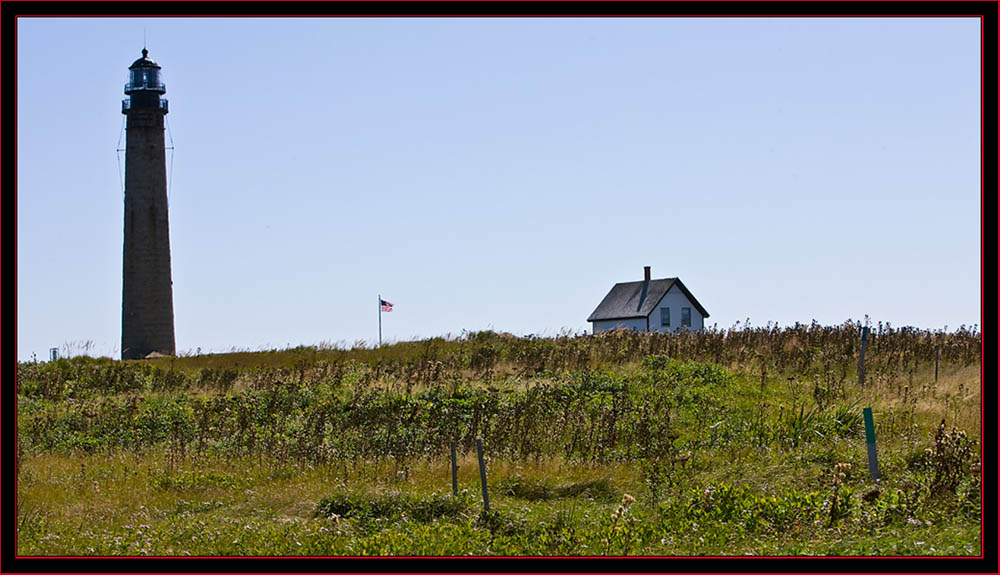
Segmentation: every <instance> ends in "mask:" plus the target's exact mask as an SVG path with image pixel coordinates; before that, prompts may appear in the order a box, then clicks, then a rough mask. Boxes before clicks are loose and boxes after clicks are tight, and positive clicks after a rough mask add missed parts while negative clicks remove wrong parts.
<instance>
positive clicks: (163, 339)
mask: <svg viewBox="0 0 1000 575" xmlns="http://www.w3.org/2000/svg"><path fill="white" fill-rule="evenodd" d="M147 54H148V51H147V50H146V49H145V48H143V49H142V58H139V59H138V60H136V61H135V62H134V63H133V64H132V65H131V66H129V77H128V83H127V84H125V94H126V95H127V96H128V97H127V98H125V99H124V100H122V114H125V116H126V117H127V120H126V125H125V129H126V132H125V134H126V136H125V137H126V140H125V142H126V143H125V248H124V257H123V266H122V267H123V272H122V359H137V358H142V357H146V356H147V355H148V354H150V353H152V352H157V353H161V354H164V355H174V353H175V349H174V298H173V286H172V283H173V282H172V281H171V279H170V233H169V231H170V230H169V226H168V224H167V170H166V156H165V147H164V143H163V136H164V132H163V123H164V117H165V116H166V114H167V100H165V99H163V98H161V96H162V95H163V94H164V93H165V92H166V91H167V88H166V86H165V85H164V84H163V82H162V80H161V78H160V66H159V64H157V63H156V62H154V61H153V60H152V59H151V58H149V56H148V55H147Z"/></svg>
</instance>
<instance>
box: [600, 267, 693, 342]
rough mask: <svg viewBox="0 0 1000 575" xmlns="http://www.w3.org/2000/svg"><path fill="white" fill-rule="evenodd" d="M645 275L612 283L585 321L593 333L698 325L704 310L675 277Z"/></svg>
mask: <svg viewBox="0 0 1000 575" xmlns="http://www.w3.org/2000/svg"><path fill="white" fill-rule="evenodd" d="M643 269H644V272H645V279H644V280H642V281H637V282H625V283H619V284H615V286H614V287H613V288H611V291H609V292H608V295H606V296H604V299H603V300H602V301H601V304H600V305H598V306H597V309H595V310H594V313H592V314H590V317H588V318H587V321H589V322H593V324H594V333H598V332H601V331H607V330H610V329H620V328H626V329H634V330H637V331H658V332H668V331H677V330H681V329H685V330H686V329H702V328H703V327H705V318H707V317H708V312H707V311H705V308H704V307H702V305H701V304H700V303H698V300H696V299H695V298H694V296H693V295H691V292H690V291H688V289H687V288H686V287H684V284H683V283H681V280H680V279H678V278H664V279H659V280H654V279H649V266H646V267H645V268H643Z"/></svg>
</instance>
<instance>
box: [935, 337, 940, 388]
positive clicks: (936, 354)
mask: <svg viewBox="0 0 1000 575" xmlns="http://www.w3.org/2000/svg"><path fill="white" fill-rule="evenodd" d="M939 361H941V346H940V345H935V346H934V382H935V383H936V382H937V380H938V362H939Z"/></svg>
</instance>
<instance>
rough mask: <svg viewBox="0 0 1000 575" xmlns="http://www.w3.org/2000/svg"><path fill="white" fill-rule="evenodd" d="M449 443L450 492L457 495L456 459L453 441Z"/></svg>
mask: <svg viewBox="0 0 1000 575" xmlns="http://www.w3.org/2000/svg"><path fill="white" fill-rule="evenodd" d="M450 443H451V494H452V495H454V496H456V497H457V496H458V461H457V460H456V459H455V442H454V441H452V442H450Z"/></svg>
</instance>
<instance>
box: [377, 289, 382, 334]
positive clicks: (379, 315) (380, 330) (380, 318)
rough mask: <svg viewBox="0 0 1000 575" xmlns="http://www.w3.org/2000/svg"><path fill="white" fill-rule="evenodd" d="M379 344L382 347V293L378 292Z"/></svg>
mask: <svg viewBox="0 0 1000 575" xmlns="http://www.w3.org/2000/svg"><path fill="white" fill-rule="evenodd" d="M378 346H379V347H382V294H378Z"/></svg>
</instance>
